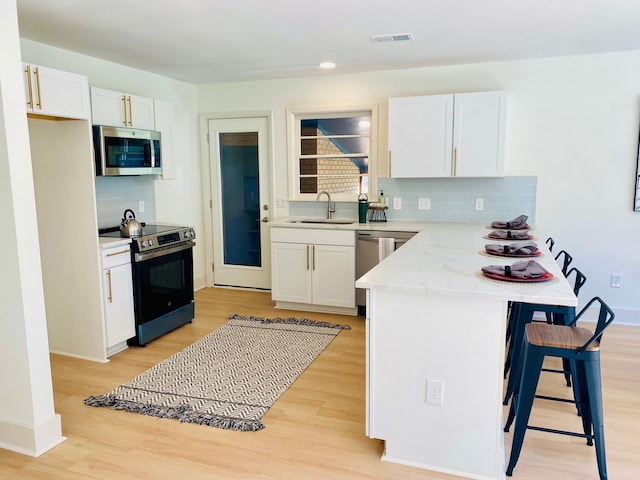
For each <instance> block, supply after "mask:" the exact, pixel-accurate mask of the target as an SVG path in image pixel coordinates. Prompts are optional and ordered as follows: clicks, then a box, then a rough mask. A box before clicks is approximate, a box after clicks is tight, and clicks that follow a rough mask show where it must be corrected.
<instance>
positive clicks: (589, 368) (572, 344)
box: [504, 297, 615, 480]
mask: <svg viewBox="0 0 640 480" xmlns="http://www.w3.org/2000/svg"><path fill="white" fill-rule="evenodd" d="M595 304H598V305H599V307H600V309H599V312H598V322H597V324H596V329H595V332H594V333H593V334H592V333H591V331H590V330H588V329H586V328H580V327H576V324H577V322H578V320H579V319H580V318H581V317H582V315H583V314H584V312H586V311H588V310H589V309H590V308H591V306H592V305H595ZM614 318H615V314H614V313H613V311H612V310H611V309H610V308H609V307H608V306H607V304H606V303H604V301H603V300H602V299H601V298H599V297H594V298H592V299H591V300H590V301H589V303H588V304H587V305H586V306H585V307H584V308H583V309H582V310H581V311H580V313H579V314H578V315H577V316H576V317H575V319H574V320H573V321H572V322H571V324H570V325H549V324H547V323H530V324H527V325H526V327H525V334H524V339H523V344H522V349H523V355H522V356H521V358H520V359H519V360H518V361H517V363H516V364H515V365H514V371H513V372H512V375H516V376H517V378H518V381H517V382H516V383H517V384H516V388H515V393H514V398H513V401H512V402H511V407H510V409H509V416H508V418H507V423H506V425H505V427H504V431H505V432H508V431H509V427H510V426H511V423H512V422H513V420H514V418H515V422H516V424H515V429H514V431H513V443H512V446H511V455H510V458H509V465H508V466H507V471H506V473H507V475H508V476H511V475H512V474H513V469H514V468H515V466H516V463H517V462H518V457H519V456H520V452H521V451H522V444H523V441H524V436H525V433H526V430H527V429H529V430H538V431H542V432H549V433H559V434H563V435H570V436H575V437H582V438H586V439H587V444H588V445H593V444H594V443H595V449H596V460H597V463H598V472H599V474H600V479H601V480H607V466H606V455H605V442H604V419H603V408H602V382H601V376H600V342H601V341H602V334H603V332H604V330H605V329H606V328H607V327H608V326H609V325H611V322H613V319H614ZM545 357H559V358H562V359H568V360H570V361H571V362H573V363H575V370H576V377H575V378H574V382H573V383H574V385H577V388H578V389H579V390H580V400H579V403H580V410H581V412H582V418H581V419H582V429H583V432H582V433H578V432H569V431H565V430H557V429H553V428H545V427H536V426H531V425H529V424H528V423H529V417H530V415H531V407H532V406H533V400H534V398H541V399H545V400H553V401H560V402H569V403H573V402H574V401H572V400H568V399H564V398H557V397H548V396H541V395H536V388H537V386H538V380H539V378H540V372H541V371H542V364H543V362H544V359H545ZM576 401H577V400H576Z"/></svg>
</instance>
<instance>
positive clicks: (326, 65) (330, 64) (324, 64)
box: [318, 62, 336, 70]
mask: <svg viewBox="0 0 640 480" xmlns="http://www.w3.org/2000/svg"><path fill="white" fill-rule="evenodd" d="M318 66H319V67H320V68H323V69H325V70H331V69H332V68H336V64H335V63H333V62H321V63H320V64H319V65H318Z"/></svg>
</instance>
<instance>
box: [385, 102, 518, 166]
mask: <svg viewBox="0 0 640 480" xmlns="http://www.w3.org/2000/svg"><path fill="white" fill-rule="evenodd" d="M505 115H506V95H505V93H504V92H481V93H461V94H450V95H430V96H421V97H400V98H390V99H389V174H390V176H392V177H398V178H407V177H501V176H503V175H504V143H505V137H504V131H505Z"/></svg>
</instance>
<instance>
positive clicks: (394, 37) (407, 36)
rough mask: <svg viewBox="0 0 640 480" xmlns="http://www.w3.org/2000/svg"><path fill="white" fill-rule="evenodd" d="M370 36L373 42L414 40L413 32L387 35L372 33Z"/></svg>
mask: <svg viewBox="0 0 640 480" xmlns="http://www.w3.org/2000/svg"><path fill="white" fill-rule="evenodd" d="M369 38H370V39H371V41H372V42H373V43H384V42H405V41H407V40H413V33H389V34H386V35H371V36H370V37H369Z"/></svg>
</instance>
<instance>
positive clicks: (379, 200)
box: [378, 190, 384, 205]
mask: <svg viewBox="0 0 640 480" xmlns="http://www.w3.org/2000/svg"><path fill="white" fill-rule="evenodd" d="M378 203H379V204H380V205H384V192H383V191H382V190H380V196H379V197H378Z"/></svg>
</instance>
